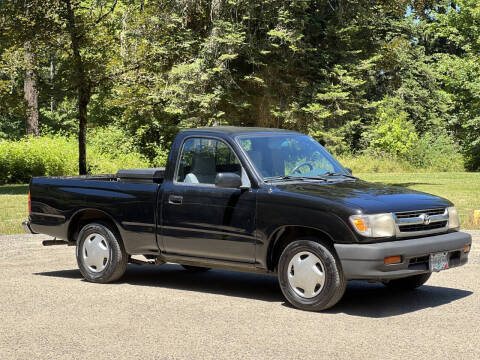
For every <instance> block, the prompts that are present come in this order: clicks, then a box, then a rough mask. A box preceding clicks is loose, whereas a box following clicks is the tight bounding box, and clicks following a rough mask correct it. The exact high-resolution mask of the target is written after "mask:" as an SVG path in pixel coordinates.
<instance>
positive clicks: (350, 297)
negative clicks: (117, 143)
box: [0, 231, 480, 360]
mask: <svg viewBox="0 0 480 360" xmlns="http://www.w3.org/2000/svg"><path fill="white" fill-rule="evenodd" d="M471 233H472V234H473V236H474V244H473V249H472V252H471V255H470V262H469V264H468V265H466V266H464V267H461V268H458V269H451V270H448V271H444V272H442V273H439V274H434V275H433V276H432V278H431V279H430V281H429V282H428V283H427V285H425V286H423V287H422V288H420V289H418V290H416V291H414V292H411V293H401V292H393V291H391V290H388V289H387V288H385V287H383V286H382V285H379V284H368V283H363V282H350V283H349V285H348V288H347V292H346V294H345V297H344V298H343V299H342V300H341V302H340V303H339V304H338V305H337V306H336V307H334V308H333V309H331V310H329V311H327V312H324V313H308V312H303V311H300V310H296V309H294V308H292V307H290V306H289V305H288V304H286V303H285V300H284V299H283V297H282V294H281V291H280V289H279V287H278V283H277V281H276V278H275V277H272V276H262V275H253V274H244V273H235V272H229V271H220V270H213V271H209V272H207V273H200V274H191V273H188V272H186V271H184V270H182V268H181V267H180V266H177V265H170V264H167V265H163V266H160V267H153V266H142V267H138V266H134V265H129V268H128V270H127V274H126V276H125V277H124V278H123V279H122V281H121V282H119V283H117V284H108V285H99V284H92V283H88V282H85V281H83V280H82V278H81V276H80V273H79V271H78V270H77V265H76V261H75V256H74V255H75V251H74V248H73V247H65V246H53V247H42V246H41V240H44V239H47V238H48V237H46V236H43V235H11V236H0V315H1V320H0V359H88V358H94V359H112V358H117V359H127V358H140V357H141V358H142V359H158V360H160V359H162V360H163V359H165V360H166V359H219V358H222V359H239V358H244V359H252V358H256V359H280V358H285V359H324V358H335V359H336V358H341V359H367V358H368V359H398V358H400V357H401V356H402V357H404V358H422V359H442V360H444V359H480V350H479V348H480V316H479V313H480V296H479V292H480V282H479V281H478V274H479V273H480V231H472V232H471Z"/></svg>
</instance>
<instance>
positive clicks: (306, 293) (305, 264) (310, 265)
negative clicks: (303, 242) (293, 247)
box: [288, 251, 325, 299]
mask: <svg viewBox="0 0 480 360" xmlns="http://www.w3.org/2000/svg"><path fill="white" fill-rule="evenodd" d="M288 282H289V284H290V286H291V287H292V289H293V291H295V293H297V295H299V296H301V297H303V298H307V299H310V298H313V297H315V296H317V295H318V294H320V292H321V291H322V289H323V285H324V283H325V268H324V266H323V263H322V261H321V260H320V259H319V258H318V256H316V255H315V254H313V253H311V252H310V251H301V252H299V253H298V254H295V256H294V257H293V258H292V259H291V260H290V262H289V263H288Z"/></svg>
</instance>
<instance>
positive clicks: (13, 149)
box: [0, 128, 150, 183]
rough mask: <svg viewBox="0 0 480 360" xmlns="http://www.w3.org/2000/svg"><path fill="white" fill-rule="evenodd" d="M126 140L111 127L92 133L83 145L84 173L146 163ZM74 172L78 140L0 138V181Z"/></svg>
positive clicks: (110, 171) (51, 137) (76, 168)
mask: <svg viewBox="0 0 480 360" xmlns="http://www.w3.org/2000/svg"><path fill="white" fill-rule="evenodd" d="M110 133H111V135H112V136H109V134H110ZM129 141H130V140H129V139H127V138H125V136H124V135H123V134H121V131H117V130H115V129H113V128H108V129H101V130H98V131H97V132H95V134H94V135H93V136H92V137H91V138H90V139H89V141H88V144H87V166H88V172H89V173H91V174H101V173H115V172H116V171H117V170H118V169H121V168H137V167H148V166H150V164H149V161H148V160H147V159H146V158H145V157H144V156H143V155H141V154H139V153H138V152H136V151H135V150H136V149H135V148H134V147H133V145H132V142H131V141H130V142H129ZM132 149H133V150H132ZM75 174H78V142H77V139H75V138H73V137H67V136H61V135H46V136H41V137H36V138H35V137H25V138H23V139H21V140H19V141H13V140H3V141H1V140H0V183H26V182H29V181H30V179H31V177H32V176H64V175H75Z"/></svg>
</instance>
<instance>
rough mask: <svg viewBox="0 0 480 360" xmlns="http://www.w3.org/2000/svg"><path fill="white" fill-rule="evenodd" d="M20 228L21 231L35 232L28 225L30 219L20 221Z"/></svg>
mask: <svg viewBox="0 0 480 360" xmlns="http://www.w3.org/2000/svg"><path fill="white" fill-rule="evenodd" d="M22 228H23V231H24V232H25V233H26V234H36V232H34V231H33V230H32V228H31V227H30V221H23V222H22Z"/></svg>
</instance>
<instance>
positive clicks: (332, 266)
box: [277, 238, 347, 311]
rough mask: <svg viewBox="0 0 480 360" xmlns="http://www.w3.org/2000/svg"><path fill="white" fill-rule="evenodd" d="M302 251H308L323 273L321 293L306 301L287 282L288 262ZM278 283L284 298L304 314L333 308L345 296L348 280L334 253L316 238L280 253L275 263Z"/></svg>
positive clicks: (302, 240) (303, 239) (289, 270)
mask: <svg viewBox="0 0 480 360" xmlns="http://www.w3.org/2000/svg"><path fill="white" fill-rule="evenodd" d="M302 252H309V253H312V254H313V255H315V256H316V257H317V258H318V259H320V261H321V263H322V266H323V273H324V274H325V278H324V284H323V287H321V290H320V293H318V294H317V295H315V296H314V297H310V298H306V297H302V296H300V295H299V294H298V293H297V292H296V291H297V290H298V289H299V288H297V290H294V288H293V287H292V286H291V285H290V282H289V280H288V276H289V273H291V271H292V269H289V268H288V267H289V263H290V261H291V260H292V258H293V257H294V256H296V255H299V254H300V253H302ZM277 270H278V281H279V283H280V288H281V289H282V292H283V295H284V296H285V298H286V299H287V300H288V302H289V303H290V304H292V305H293V306H295V307H296V308H299V309H302V310H307V311H321V310H326V309H328V308H331V307H332V306H334V305H335V304H336V303H337V302H338V301H340V299H341V298H342V296H343V294H344V293H345V289H346V287H347V281H346V280H345V276H344V275H343V271H342V267H341V264H340V261H339V259H338V257H337V256H336V253H335V250H334V249H333V248H332V247H331V246H329V245H328V244H325V243H323V242H321V241H319V240H317V239H314V238H302V239H298V240H296V241H294V242H292V243H291V244H289V245H288V246H287V247H285V249H284V250H283V252H282V254H281V255H280V260H279V262H278V268H277Z"/></svg>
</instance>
